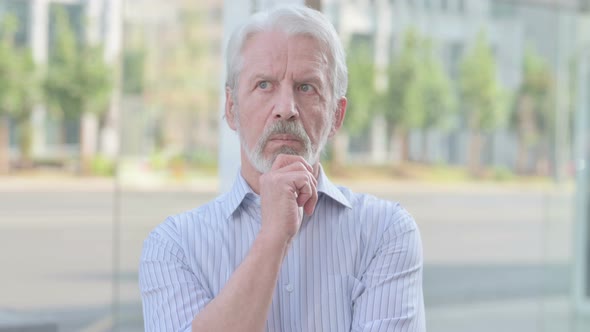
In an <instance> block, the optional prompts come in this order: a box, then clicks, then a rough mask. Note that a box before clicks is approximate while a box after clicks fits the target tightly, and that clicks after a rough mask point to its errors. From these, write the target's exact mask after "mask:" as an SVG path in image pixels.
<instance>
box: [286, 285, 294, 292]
mask: <svg viewBox="0 0 590 332" xmlns="http://www.w3.org/2000/svg"><path fill="white" fill-rule="evenodd" d="M285 290H286V291H287V292H289V293H291V292H292V291H293V285H291V284H287V285H286V286H285Z"/></svg>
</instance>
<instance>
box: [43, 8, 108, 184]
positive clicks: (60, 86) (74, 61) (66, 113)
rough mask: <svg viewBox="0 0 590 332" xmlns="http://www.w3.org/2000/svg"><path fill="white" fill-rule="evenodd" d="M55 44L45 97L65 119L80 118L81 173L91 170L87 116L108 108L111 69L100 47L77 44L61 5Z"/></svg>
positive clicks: (57, 13) (56, 23) (58, 11)
mask: <svg viewBox="0 0 590 332" xmlns="http://www.w3.org/2000/svg"><path fill="white" fill-rule="evenodd" d="M55 25H56V27H55V29H56V36H57V38H56V43H55V47H54V50H53V52H52V54H50V58H49V67H48V71H47V76H46V79H45V82H44V90H45V97H46V100H47V102H48V105H49V107H50V108H51V109H53V110H55V111H57V112H58V113H59V114H60V115H61V116H63V118H64V119H73V120H77V121H80V131H79V151H80V152H79V158H80V171H81V173H83V174H84V173H88V172H89V171H90V164H91V160H92V157H93V156H92V154H91V153H90V151H93V149H91V148H89V146H90V144H96V142H95V141H94V140H95V138H90V139H88V137H87V135H85V133H84V128H85V125H84V123H83V119H84V116H85V115H88V114H93V115H96V116H100V115H101V114H103V113H104V112H105V111H107V107H108V103H109V100H110V96H111V92H112V84H113V83H112V82H113V78H112V70H111V68H110V67H109V66H108V65H107V64H106V63H105V61H104V58H103V50H102V48H101V47H100V46H91V45H87V44H85V43H81V44H80V45H78V43H77V42H76V38H75V35H74V32H73V30H72V27H71V24H70V21H69V18H68V15H67V14H66V12H65V10H64V9H63V8H61V7H59V8H56V11H55Z"/></svg>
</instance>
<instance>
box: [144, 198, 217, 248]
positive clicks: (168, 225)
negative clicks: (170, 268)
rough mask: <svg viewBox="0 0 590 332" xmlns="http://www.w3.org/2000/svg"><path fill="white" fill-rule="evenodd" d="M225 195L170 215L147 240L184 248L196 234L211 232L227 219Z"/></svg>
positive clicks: (193, 239) (192, 240)
mask: <svg viewBox="0 0 590 332" xmlns="http://www.w3.org/2000/svg"><path fill="white" fill-rule="evenodd" d="M222 198H223V195H222V196H219V197H217V198H216V199H214V200H212V201H210V202H208V203H206V204H204V205H202V206H200V207H197V208H195V209H192V210H188V211H184V212H180V213H177V214H174V215H171V216H168V217H167V218H166V219H165V220H164V221H163V222H162V223H160V224H159V225H158V226H156V227H155V228H154V229H153V230H152V231H151V232H150V233H149V235H148V237H147V239H146V242H157V243H160V244H163V245H166V246H174V247H177V248H183V247H185V246H186V244H187V243H190V242H194V241H195V240H196V239H195V237H196V236H200V235H203V234H206V233H210V232H211V231H212V230H213V229H214V228H216V227H219V225H220V224H222V223H223V221H224V220H225V213H224V209H223V204H222V203H223V200H222Z"/></svg>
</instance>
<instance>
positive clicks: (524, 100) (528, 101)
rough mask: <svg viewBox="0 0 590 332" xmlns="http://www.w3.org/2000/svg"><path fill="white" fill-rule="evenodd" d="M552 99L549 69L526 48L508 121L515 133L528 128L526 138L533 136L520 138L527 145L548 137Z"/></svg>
mask: <svg viewBox="0 0 590 332" xmlns="http://www.w3.org/2000/svg"><path fill="white" fill-rule="evenodd" d="M554 98H555V81H554V78H553V76H552V74H551V70H550V69H549V67H548V65H547V63H546V62H545V61H544V60H543V59H542V58H541V57H539V56H538V55H537V54H536V53H535V52H534V51H533V50H532V49H530V48H527V50H526V52H525V55H524V59H523V67H522V82H521V84H520V87H519V89H518V92H517V96H516V98H515V102H514V106H513V109H512V114H511V118H510V120H511V121H510V124H511V126H512V127H513V128H515V129H517V130H521V129H522V128H531V129H532V130H530V133H528V136H531V135H534V137H524V139H525V140H526V141H528V142H535V141H537V140H538V139H539V138H540V137H548V136H549V135H550V134H551V132H552V131H553V127H554V117H553V116H552V109H553V106H554ZM519 134H521V135H525V134H527V133H523V132H519Z"/></svg>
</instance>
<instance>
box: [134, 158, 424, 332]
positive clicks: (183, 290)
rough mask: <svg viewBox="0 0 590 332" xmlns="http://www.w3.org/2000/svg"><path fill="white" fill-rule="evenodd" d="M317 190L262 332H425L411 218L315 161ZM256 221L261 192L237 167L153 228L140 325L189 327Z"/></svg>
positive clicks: (243, 250) (239, 255)
mask: <svg viewBox="0 0 590 332" xmlns="http://www.w3.org/2000/svg"><path fill="white" fill-rule="evenodd" d="M318 196H319V200H318V203H317V205H316V209H315V212H314V213H313V215H312V216H311V217H307V216H306V217H304V219H303V221H302V224H301V228H300V230H299V233H298V234H297V236H296V237H295V238H294V239H293V241H292V244H291V247H290V248H289V251H288V253H287V256H286V257H285V259H284V261H283V264H282V267H281V271H280V275H279V278H278V282H277V285H276V288H275V292H274V295H273V296H274V297H273V301H272V304H271V308H270V311H269V314H268V320H267V324H266V331H277V332H278V331H283V332H287V331H337V332H342V331H399V332H401V331H425V330H426V329H425V318H424V302H423V295H422V246H421V241H420V234H419V231H418V229H417V226H416V223H415V222H414V219H413V218H412V217H411V216H410V215H409V214H408V212H407V211H406V210H404V209H403V208H402V207H400V205H399V204H397V203H392V202H389V201H385V200H381V199H378V198H376V197H373V196H370V195H365V194H356V193H353V192H351V191H350V190H349V189H347V188H344V187H336V186H335V185H333V184H332V183H331V182H330V181H329V180H328V178H327V177H326V176H325V174H324V173H323V171H321V168H320V176H319V179H318ZM260 220H261V217H260V197H259V196H258V195H257V194H256V193H254V192H253V191H252V189H251V188H250V187H249V185H248V184H247V183H246V181H245V180H244V178H243V177H242V176H241V175H238V176H237V178H236V181H235V182H234V185H233V188H232V189H231V191H229V192H228V193H226V194H223V195H221V196H219V197H218V198H217V199H215V200H213V201H212V202H210V203H208V204H206V205H204V206H202V207H200V208H197V209H195V210H191V211H188V212H184V213H181V214H178V215H175V216H172V217H169V218H168V219H166V221H164V222H163V223H162V224H161V225H159V226H158V227H157V228H156V229H155V230H153V231H152V232H151V233H150V234H149V236H148V237H147V239H146V240H145V242H144V247H143V252H142V255H141V262H140V268H139V285H140V289H141V294H142V301H143V315H144V323H145V330H146V331H190V329H191V322H192V320H193V318H194V317H195V315H196V314H198V313H199V311H201V310H202V309H203V308H204V307H205V306H206V305H207V303H209V301H211V300H212V299H213V298H214V297H215V296H216V295H217V294H219V292H220V291H221V289H222V288H223V286H224V285H225V283H226V282H227V281H228V280H229V278H230V276H231V275H232V273H233V272H234V270H235V269H236V268H237V267H238V265H239V264H240V262H242V260H243V259H244V257H245V256H246V255H247V253H248V251H249V249H250V246H251V244H252V242H253V241H254V238H255V237H256V234H257V233H258V231H259V229H260Z"/></svg>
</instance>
